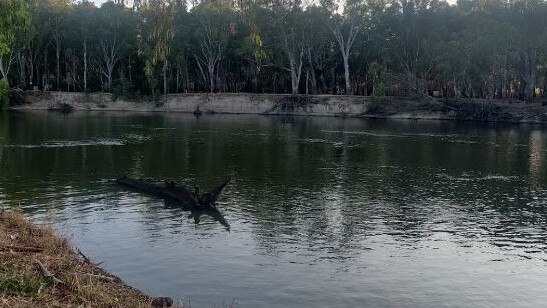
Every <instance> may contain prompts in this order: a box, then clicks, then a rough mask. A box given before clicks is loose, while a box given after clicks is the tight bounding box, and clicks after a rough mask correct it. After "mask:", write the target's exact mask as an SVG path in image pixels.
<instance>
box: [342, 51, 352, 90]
mask: <svg viewBox="0 0 547 308" xmlns="http://www.w3.org/2000/svg"><path fill="white" fill-rule="evenodd" d="M342 58H343V60H344V78H345V80H346V95H351V94H352V92H351V81H350V79H349V63H348V62H349V59H348V58H349V57H348V54H346V53H342Z"/></svg>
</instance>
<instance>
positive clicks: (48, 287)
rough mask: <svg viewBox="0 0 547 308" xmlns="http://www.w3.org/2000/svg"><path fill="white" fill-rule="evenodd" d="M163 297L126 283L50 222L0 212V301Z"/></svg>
mask: <svg viewBox="0 0 547 308" xmlns="http://www.w3.org/2000/svg"><path fill="white" fill-rule="evenodd" d="M164 300H165V301H164V302H162V301H161V299H152V298H150V297H149V296H147V295H145V294H143V293H142V292H140V291H138V290H136V289H133V288H131V287H129V286H127V285H125V284H124V283H123V282H122V281H121V280H120V279H118V278H117V277H115V276H112V275H110V274H109V273H107V272H105V271H104V270H102V269H101V268H99V267H98V266H97V265H96V264H94V263H93V262H91V261H90V260H89V259H88V258H87V257H85V256H84V255H83V254H81V253H78V252H77V250H74V249H73V248H72V247H71V246H70V245H69V243H68V242H67V240H65V239H63V238H60V237H59V236H57V235H56V234H55V232H54V231H53V230H52V229H51V227H42V226H37V225H35V224H33V223H32V222H30V221H29V220H27V219H26V218H25V217H23V216H22V215H21V214H20V213H18V212H16V211H4V210H2V211H0V306H2V307H163V306H164V305H165V302H167V301H168V300H166V299H164Z"/></svg>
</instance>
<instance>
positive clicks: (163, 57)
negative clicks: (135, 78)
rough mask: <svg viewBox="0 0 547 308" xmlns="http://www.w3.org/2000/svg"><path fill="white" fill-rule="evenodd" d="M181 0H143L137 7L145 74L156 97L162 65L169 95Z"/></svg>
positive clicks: (164, 85)
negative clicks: (158, 72) (158, 73)
mask: <svg viewBox="0 0 547 308" xmlns="http://www.w3.org/2000/svg"><path fill="white" fill-rule="evenodd" d="M179 5H180V1H178V0H141V1H138V2H137V1H136V2H135V6H136V9H137V12H138V14H139V28H138V38H139V54H140V55H141V56H142V57H143V59H144V74H145V75H146V78H147V79H148V83H149V86H150V88H151V90H152V93H153V95H154V96H156V89H157V86H158V79H157V71H158V65H160V66H161V73H162V76H163V93H164V94H167V90H168V88H167V65H168V62H167V61H168V57H169V54H170V50H171V43H172V40H173V37H174V33H175V30H174V20H175V12H176V9H177V7H178V6H179Z"/></svg>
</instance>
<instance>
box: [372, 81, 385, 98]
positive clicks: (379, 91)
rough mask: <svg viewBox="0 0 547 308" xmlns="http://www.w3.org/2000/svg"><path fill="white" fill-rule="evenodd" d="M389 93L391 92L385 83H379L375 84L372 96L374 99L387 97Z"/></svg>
mask: <svg viewBox="0 0 547 308" xmlns="http://www.w3.org/2000/svg"><path fill="white" fill-rule="evenodd" d="M388 91H389V87H388V86H387V85H386V84H385V83H383V82H378V83H376V84H374V92H373V93H372V96H374V97H380V96H387V93H388Z"/></svg>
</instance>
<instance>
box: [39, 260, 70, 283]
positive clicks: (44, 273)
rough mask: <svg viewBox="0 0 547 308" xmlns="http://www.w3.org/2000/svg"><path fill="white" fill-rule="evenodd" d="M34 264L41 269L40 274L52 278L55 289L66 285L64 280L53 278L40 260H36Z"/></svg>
mask: <svg viewBox="0 0 547 308" xmlns="http://www.w3.org/2000/svg"><path fill="white" fill-rule="evenodd" d="M34 263H36V265H38V268H39V269H40V272H42V275H44V277H46V278H50V279H51V280H52V281H53V287H56V286H57V285H60V286H64V285H65V283H64V282H63V281H62V280H60V279H58V278H57V277H55V276H53V274H52V273H51V272H50V271H49V270H48V269H47V268H46V267H45V266H44V265H43V264H42V262H40V261H39V260H38V259H34Z"/></svg>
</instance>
